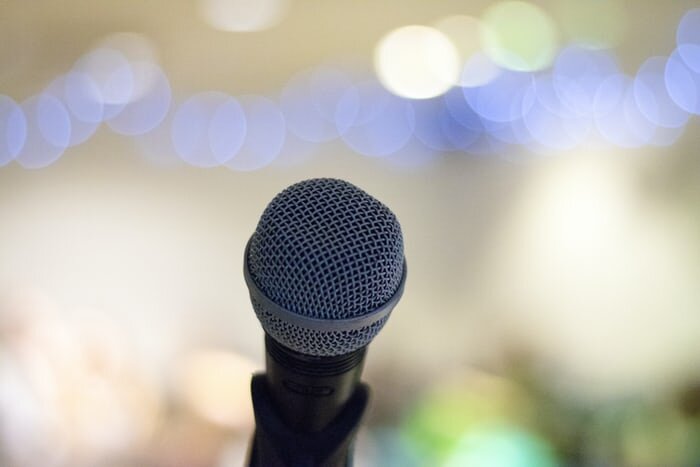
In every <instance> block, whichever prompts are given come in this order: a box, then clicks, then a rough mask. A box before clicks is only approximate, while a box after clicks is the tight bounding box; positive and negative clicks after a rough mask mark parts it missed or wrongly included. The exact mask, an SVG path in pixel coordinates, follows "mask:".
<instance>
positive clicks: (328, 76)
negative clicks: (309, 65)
mask: <svg viewBox="0 0 700 467" xmlns="http://www.w3.org/2000/svg"><path fill="white" fill-rule="evenodd" d="M351 86H352V81H351V80H350V78H349V77H348V76H347V75H346V74H345V73H343V72H342V71H340V70H338V69H335V68H333V67H330V66H322V67H319V68H314V69H311V70H306V71H302V72H300V73H297V74H296V75H294V76H293V77H292V79H290V80H289V82H287V85H286V86H285V87H284V89H283V90H282V93H281V94H280V107H281V109H282V112H283V114H284V117H285V120H286V122H287V126H288V128H289V130H290V131H291V132H292V133H294V134H295V135H296V136H297V137H298V138H299V139H301V140H303V141H308V142H312V143H322V142H327V141H330V140H332V139H335V138H337V137H338V136H339V132H340V133H342V130H343V129H342V128H338V127H337V126H336V124H335V113H336V110H337V107H338V105H339V103H340V100H341V98H342V96H343V95H344V94H345V92H346V91H347V90H348V89H349V88H350V87H351Z"/></svg>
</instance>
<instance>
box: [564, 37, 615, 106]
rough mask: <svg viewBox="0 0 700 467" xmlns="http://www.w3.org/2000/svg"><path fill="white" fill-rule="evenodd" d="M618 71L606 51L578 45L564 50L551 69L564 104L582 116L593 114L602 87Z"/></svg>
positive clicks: (612, 58)
mask: <svg viewBox="0 0 700 467" xmlns="http://www.w3.org/2000/svg"><path fill="white" fill-rule="evenodd" d="M618 72H619V69H618V66H617V62H616V61H615V58H614V57H613V56H612V55H611V54H610V53H608V52H607V51H601V50H588V49H585V48H582V47H580V46H577V45H573V46H569V47H566V48H565V49H563V50H562V51H561V52H560V53H559V55H558V56H557V59H556V61H555V62H554V67H553V68H552V75H553V84H554V86H555V88H556V91H557V93H558V95H559V97H560V99H561V101H562V103H563V104H564V105H566V106H567V107H568V108H569V109H571V110H572V111H573V112H575V113H577V114H578V115H582V116H592V115H593V113H594V103H595V96H596V93H597V92H598V88H599V87H600V84H601V83H602V82H603V81H605V80H606V79H607V78H608V77H610V76H612V75H614V74H616V73H618Z"/></svg>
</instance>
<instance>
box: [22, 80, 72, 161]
mask: <svg viewBox="0 0 700 467" xmlns="http://www.w3.org/2000/svg"><path fill="white" fill-rule="evenodd" d="M21 107H22V111H23V112H24V115H25V116H26V119H27V137H26V140H25V143H24V147H23V148H22V151H20V153H19V154H18V155H17V157H16V160H17V162H19V163H20V165H21V166H22V167H24V168H27V169H40V168H42V167H46V166H48V165H50V164H51V163H53V162H55V161H56V160H57V159H58V158H59V157H61V154H63V152H64V151H65V150H66V148H67V147H68V144H69V143H70V135H71V121H70V116H69V115H68V111H67V110H66V108H65V107H64V106H63V104H62V103H61V101H59V100H58V99H56V98H55V97H53V96H51V95H50V94H40V95H37V96H33V97H30V98H29V99H27V100H25V101H24V102H22V104H21Z"/></svg>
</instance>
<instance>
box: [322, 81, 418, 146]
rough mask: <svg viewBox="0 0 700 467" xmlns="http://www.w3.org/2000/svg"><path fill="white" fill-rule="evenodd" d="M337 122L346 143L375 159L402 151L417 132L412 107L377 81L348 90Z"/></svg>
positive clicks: (337, 113) (341, 103)
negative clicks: (415, 131)
mask: <svg viewBox="0 0 700 467" xmlns="http://www.w3.org/2000/svg"><path fill="white" fill-rule="evenodd" d="M335 118H336V125H337V127H338V128H342V129H343V130H344V131H342V138H343V140H344V141H345V143H346V144H347V145H348V146H350V147H351V148H352V149H353V150H355V151H356V152H358V153H360V154H364V155H365V156H372V157H383V156H388V155H389V154H393V153H395V152H396V151H398V150H400V149H401V148H403V147H404V146H405V145H406V144H407V143H408V141H409V140H410V138H411V136H412V135H413V130H414V128H415V115H414V111H413V107H412V106H411V104H410V103H409V102H407V101H405V100H403V99H401V98H399V97H397V96H395V95H393V94H390V93H389V92H387V91H386V90H385V89H384V88H383V87H382V86H381V85H380V84H379V83H378V82H376V81H366V82H363V83H360V84H358V85H356V86H354V87H352V88H350V89H349V90H347V91H346V92H345V94H344V95H343V97H342V99H341V100H340V102H339V104H338V109H337V111H336V115H335ZM345 129H347V130H345Z"/></svg>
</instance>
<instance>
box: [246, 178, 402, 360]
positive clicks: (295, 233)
mask: <svg viewBox="0 0 700 467" xmlns="http://www.w3.org/2000/svg"><path fill="white" fill-rule="evenodd" d="M247 262H248V268H249V269H248V271H249V274H250V277H251V279H252V280H253V281H254V282H255V284H256V286H257V287H258V289H259V290H260V291H261V292H262V293H263V294H264V295H265V296H266V297H267V298H268V299H270V300H271V301H272V302H274V303H275V304H277V305H279V306H280V307H282V308H284V309H286V310H288V311H290V312H292V313H296V314H298V315H301V316H304V317H307V318H315V319H322V320H344V319H349V318H356V317H361V316H364V315H367V314H369V313H372V312H373V311H375V310H377V309H379V308H381V307H382V306H383V305H385V304H387V302H389V301H390V300H391V298H392V297H393V296H394V294H395V293H396V292H397V291H398V289H399V286H400V285H401V283H402V278H403V272H404V253H403V236H402V233H401V226H400V225H399V223H398V221H397V219H396V216H394V214H393V213H392V212H391V211H390V210H389V208H387V207H386V206H384V205H383V204H382V203H381V202H379V201H378V200H376V199H375V198H373V197H372V196H370V195H368V194H367V193H365V192H364V191H362V190H360V189H359V188H357V187H355V186H354V185H352V184H350V183H348V182H345V181H342V180H336V179H329V178H320V179H312V180H306V181H303V182H299V183H297V184H295V185H292V186H290V187H289V188H287V189H285V190H284V191H282V192H281V193H279V194H278V195H277V196H276V197H275V198H274V199H273V200H272V201H271V202H270V204H269V205H268V206H267V208H266V209H265V211H264V212H263V214H262V216H261V218H260V221H259V223H258V226H257V228H256V230H255V233H254V234H253V237H252V238H251V241H250V247H249V251H248V258H247ZM253 308H254V310H255V313H256V315H257V317H258V319H259V320H260V322H261V323H262V325H263V328H264V329H265V331H266V332H267V333H268V334H270V335H271V336H272V337H273V338H274V339H275V340H277V341H278V342H280V343H281V344H283V345H285V346H287V347H289V348H291V349H292V350H296V351H298V352H301V353H305V354H309V355H318V356H331V355H341V354H344V353H348V352H352V351H354V350H357V349H359V348H361V347H364V346H365V345H367V344H368V343H369V342H370V341H371V340H372V339H373V338H374V336H375V335H376V334H377V333H378V332H379V330H380V329H381V328H382V326H383V325H384V323H385V322H386V318H387V317H388V316H387V317H385V318H383V319H381V320H379V321H377V322H374V323H372V324H370V325H368V326H365V327H362V328H359V329H351V330H345V331H318V330H312V329H306V328H303V327H300V326H297V325H294V324H291V323H287V322H285V321H284V320H282V319H279V318H278V317H277V316H275V315H274V314H273V313H270V312H269V311H267V310H265V309H264V306H262V304H261V303H260V302H257V301H256V300H253Z"/></svg>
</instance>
